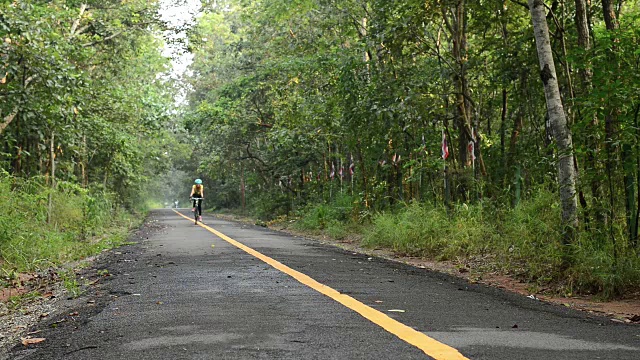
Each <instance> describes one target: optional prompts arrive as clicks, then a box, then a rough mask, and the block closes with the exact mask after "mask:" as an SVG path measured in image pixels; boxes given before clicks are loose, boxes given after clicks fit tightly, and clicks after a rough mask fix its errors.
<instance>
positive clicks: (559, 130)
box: [529, 0, 578, 242]
mask: <svg viewBox="0 0 640 360" xmlns="http://www.w3.org/2000/svg"><path fill="white" fill-rule="evenodd" d="M529 11H530V13H531V20H532V23H533V31H534V36H535V40H536V48H537V52H538V61H539V64H540V78H541V79H542V83H543V84H544V93H545V99H546V102H547V111H548V114H549V121H550V123H551V128H552V130H553V136H554V137H555V140H556V144H557V147H558V185H559V187H560V202H561V204H562V222H563V225H564V227H565V236H564V240H565V242H569V241H570V240H571V239H572V237H573V236H574V233H575V230H576V229H577V227H578V216H577V215H578V214H577V210H578V209H577V208H578V206H577V204H578V203H577V199H576V175H575V168H574V160H573V140H572V136H571V130H570V129H569V126H568V124H567V118H566V114H565V112H564V107H563V105H562V99H561V97H560V89H559V87H558V78H557V75H556V68H555V62H554V60H553V51H552V49H551V42H550V40H549V26H548V24H547V12H546V7H545V4H544V1H543V0H529Z"/></svg>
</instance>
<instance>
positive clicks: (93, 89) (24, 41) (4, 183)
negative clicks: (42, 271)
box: [0, 0, 180, 270]
mask: <svg viewBox="0 0 640 360" xmlns="http://www.w3.org/2000/svg"><path fill="white" fill-rule="evenodd" d="M163 28H164V25H163V24H162V23H161V22H160V20H159V13H158V5H157V4H156V2H155V1H146V0H132V1H119V0H118V1H115V0H108V1H105V0H100V1H97V0H89V1H76V0H53V1H51V0H47V1H40V0H30V1H4V0H3V1H0V99H1V101H0V186H1V187H0V195H1V196H2V208H3V210H2V212H0V264H1V265H2V266H3V267H6V268H14V269H19V270H28V269H34V268H35V267H37V264H38V262H43V263H44V264H45V265H47V264H49V263H59V262H62V261H64V260H68V259H69V258H76V257H78V256H80V255H82V254H86V253H88V252H90V249H91V248H92V247H93V248H96V247H98V248H99V247H100V246H102V245H97V244H95V243H93V242H92V241H91V240H90V238H91V236H92V235H99V236H100V238H104V237H103V236H102V234H101V233H102V232H104V231H105V230H106V229H109V228H110V227H112V226H116V227H121V226H122V224H123V223H122V221H120V220H122V219H124V218H125V217H126V216H125V215H124V214H126V212H123V211H122V209H126V210H128V212H131V211H134V210H138V211H139V210H142V209H143V208H144V206H143V204H144V203H145V202H147V201H148V200H149V199H150V198H155V197H156V196H157V195H156V194H155V189H156V188H157V174H160V173H163V172H165V171H167V170H168V169H169V168H170V167H171V163H170V162H169V159H170V158H171V157H172V156H173V157H175V158H179V156H175V155H174V152H178V153H180V150H179V149H180V145H177V141H176V140H175V137H174V135H173V133H171V132H170V131H171V130H172V128H171V126H170V125H171V121H172V119H170V110H171V108H172V106H173V97H174V89H173V85H172V83H171V81H170V80H168V77H167V76H162V74H164V73H167V72H168V71H169V65H170V64H169V59H167V58H165V57H163V56H162V55H161V51H162V46H163V44H164V42H163V39H162V32H161V31H162V29H163ZM161 197H162V194H160V195H159V196H158V198H159V199H158V200H164V199H162V198H161ZM125 225H126V226H125V228H126V227H127V226H128V225H129V223H125ZM88 239H89V240H88ZM78 241H80V242H79V243H78ZM83 249H84V250H83ZM72 250H74V251H75V253H74V252H73V251H72ZM85 250H86V251H85ZM69 252H70V253H71V256H67V255H66V254H67V253H69ZM81 253H82V254H81Z"/></svg>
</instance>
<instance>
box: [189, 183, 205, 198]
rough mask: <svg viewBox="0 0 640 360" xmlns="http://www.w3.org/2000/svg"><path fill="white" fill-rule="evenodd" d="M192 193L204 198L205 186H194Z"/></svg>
mask: <svg viewBox="0 0 640 360" xmlns="http://www.w3.org/2000/svg"><path fill="white" fill-rule="evenodd" d="M191 193H193V195H200V196H202V195H203V194H204V186H202V185H193V187H192V188H191Z"/></svg>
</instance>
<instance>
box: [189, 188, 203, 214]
mask: <svg viewBox="0 0 640 360" xmlns="http://www.w3.org/2000/svg"><path fill="white" fill-rule="evenodd" d="M189 197H190V198H191V199H192V200H193V209H192V210H191V211H196V206H197V207H198V214H200V216H199V219H198V220H199V221H202V200H200V201H198V200H197V199H203V198H204V186H202V180H200V179H196V181H195V184H194V185H193V186H192V187H191V195H189Z"/></svg>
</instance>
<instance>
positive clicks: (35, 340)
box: [22, 338, 46, 346]
mask: <svg viewBox="0 0 640 360" xmlns="http://www.w3.org/2000/svg"><path fill="white" fill-rule="evenodd" d="M45 340H46V339H45V338H33V339H28V338H22V345H24V346H29V345H33V344H38V343H41V342H43V341H45Z"/></svg>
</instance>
